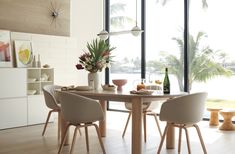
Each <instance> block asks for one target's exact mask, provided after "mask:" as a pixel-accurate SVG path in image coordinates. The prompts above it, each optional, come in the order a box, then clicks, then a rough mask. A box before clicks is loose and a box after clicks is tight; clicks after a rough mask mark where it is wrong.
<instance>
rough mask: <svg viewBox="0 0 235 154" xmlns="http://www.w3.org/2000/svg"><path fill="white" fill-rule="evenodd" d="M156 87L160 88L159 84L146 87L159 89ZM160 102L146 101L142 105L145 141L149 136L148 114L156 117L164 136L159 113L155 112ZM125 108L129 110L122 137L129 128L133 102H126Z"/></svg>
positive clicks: (158, 126)
mask: <svg viewBox="0 0 235 154" xmlns="http://www.w3.org/2000/svg"><path fill="white" fill-rule="evenodd" d="M156 88H158V87H157V86H146V89H151V90H157V89H156ZM159 104H160V102H159V101H155V102H144V103H143V105H142V111H143V124H144V141H145V142H146V140H147V137H146V136H147V128H146V127H147V124H146V121H147V118H146V117H147V115H151V116H153V117H154V119H155V121H156V124H157V128H158V131H159V134H160V136H161V137H162V132H161V128H160V125H159V121H158V118H157V115H158V114H157V112H155V109H156V108H157V107H159ZM125 108H126V109H127V110H128V118H127V121H126V125H125V128H124V130H123V133H122V137H124V136H125V133H126V129H127V126H128V123H129V121H130V117H131V111H132V104H131V103H130V102H125Z"/></svg>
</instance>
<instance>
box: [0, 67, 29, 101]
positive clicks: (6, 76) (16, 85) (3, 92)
mask: <svg viewBox="0 0 235 154" xmlns="http://www.w3.org/2000/svg"><path fill="white" fill-rule="evenodd" d="M0 74H1V76H0V85H1V86H0V98H10V97H22V96H26V89H27V88H26V69H25V68H1V69H0Z"/></svg>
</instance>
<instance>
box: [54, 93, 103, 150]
mask: <svg viewBox="0 0 235 154" xmlns="http://www.w3.org/2000/svg"><path fill="white" fill-rule="evenodd" d="M59 97H60V100H61V113H62V116H63V118H64V120H65V121H66V122H67V125H66V128H65V133H64V136H63V138H62V143H61V145H60V147H59V151H58V154H60V153H61V151H62V147H63V145H64V142H65V139H66V136H67V132H68V129H69V127H70V126H75V129H74V134H73V139H72V144H71V149H70V154H71V153H72V152H73V149H74V144H75V140H76V135H77V129H79V128H81V127H84V128H85V138H86V148H87V152H89V139H88V127H89V126H94V127H95V129H96V132H97V136H98V139H99V143H100V146H101V149H102V151H103V153H104V154H105V149H104V145H103V142H102V139H101V135H100V132H99V128H98V126H97V124H96V123H95V122H97V121H102V120H104V113H103V110H102V108H101V105H100V104H99V102H97V101H96V100H93V99H90V98H87V97H83V96H80V95H77V94H73V93H69V92H65V91H62V92H59Z"/></svg>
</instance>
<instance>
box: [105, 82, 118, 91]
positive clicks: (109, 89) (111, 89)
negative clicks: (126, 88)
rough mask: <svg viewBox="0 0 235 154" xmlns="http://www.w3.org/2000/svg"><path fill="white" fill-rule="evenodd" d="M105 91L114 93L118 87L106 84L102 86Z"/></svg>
mask: <svg viewBox="0 0 235 154" xmlns="http://www.w3.org/2000/svg"><path fill="white" fill-rule="evenodd" d="M101 86H102V88H103V90H106V91H114V90H115V89H116V87H115V86H114V85H108V84H105V85H101Z"/></svg>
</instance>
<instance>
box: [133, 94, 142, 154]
mask: <svg viewBox="0 0 235 154" xmlns="http://www.w3.org/2000/svg"><path fill="white" fill-rule="evenodd" d="M141 103H142V102H141V98H133V99H132V154H141V153H142V108H141V106H142V105H141Z"/></svg>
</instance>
